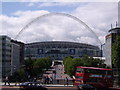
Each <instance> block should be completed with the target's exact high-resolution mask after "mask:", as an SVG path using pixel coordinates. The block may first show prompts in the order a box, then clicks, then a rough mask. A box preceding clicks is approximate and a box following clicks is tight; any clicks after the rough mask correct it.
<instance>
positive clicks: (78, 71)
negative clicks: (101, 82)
mask: <svg viewBox="0 0 120 90" xmlns="http://www.w3.org/2000/svg"><path fill="white" fill-rule="evenodd" d="M83 71H84V70H83V69H82V68H77V70H76V73H83Z"/></svg>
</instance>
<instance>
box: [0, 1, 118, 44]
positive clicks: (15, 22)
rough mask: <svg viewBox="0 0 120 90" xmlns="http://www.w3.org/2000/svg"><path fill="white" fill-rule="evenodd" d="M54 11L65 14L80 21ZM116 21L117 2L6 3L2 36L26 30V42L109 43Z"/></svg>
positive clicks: (0, 17)
mask: <svg viewBox="0 0 120 90" xmlns="http://www.w3.org/2000/svg"><path fill="white" fill-rule="evenodd" d="M50 13H63V14H67V15H71V16H73V17H76V18H77V19H79V20H78V21H77V20H75V18H73V17H68V16H67V15H59V14H57V15H56V14H53V15H50ZM46 14H47V15H46ZM43 15H46V16H43ZM42 16H43V17H42ZM37 17H39V18H38V19H37V20H35V19H36V18H37ZM41 17H42V18H41ZM34 20H35V21H34ZM32 21H33V22H32ZM116 21H118V3H117V2H2V13H1V14H0V22H2V31H0V35H8V36H9V37H11V38H13V39H15V37H16V35H17V34H18V33H19V32H20V31H21V30H23V29H24V30H23V32H22V33H21V34H20V35H19V37H17V40H19V41H22V42H25V43H31V42H39V41H72V42H79V43H87V44H92V45H99V44H100V43H99V40H100V41H101V43H105V36H106V35H107V34H108V30H110V28H111V24H112V26H113V27H116ZM30 22H32V23H31V24H30V25H29V26H28V24H29V23H30ZM81 22H84V24H83V23H81ZM26 25H27V26H28V27H26ZM85 25H87V26H88V27H89V28H90V29H89V28H87V27H86V26H85ZM98 39H99V40H98Z"/></svg>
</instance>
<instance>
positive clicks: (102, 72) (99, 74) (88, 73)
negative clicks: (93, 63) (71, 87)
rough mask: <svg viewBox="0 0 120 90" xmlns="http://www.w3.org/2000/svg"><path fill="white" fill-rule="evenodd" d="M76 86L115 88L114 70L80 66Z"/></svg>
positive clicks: (77, 70) (76, 75)
mask: <svg viewBox="0 0 120 90" xmlns="http://www.w3.org/2000/svg"><path fill="white" fill-rule="evenodd" d="M74 84H75V85H76V86H78V85H80V84H88V85H91V86H93V87H95V88H109V87H113V74H112V69H105V68H95V67H82V66H78V67H77V68H76V73H75V83H74Z"/></svg>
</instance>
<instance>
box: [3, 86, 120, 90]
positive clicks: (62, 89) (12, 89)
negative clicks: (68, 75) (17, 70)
mask: <svg viewBox="0 0 120 90" xmlns="http://www.w3.org/2000/svg"><path fill="white" fill-rule="evenodd" d="M2 90H20V88H19V87H9V86H7V87H6V86H3V88H2ZM35 90H36V89H35ZM39 90H41V89H39ZM42 90H78V89H77V88H76V87H46V89H42ZM99 90H106V89H99ZM107 90H120V88H119V89H117V88H116V89H115V88H114V89H107Z"/></svg>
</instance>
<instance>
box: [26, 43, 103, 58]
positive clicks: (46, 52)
mask: <svg viewBox="0 0 120 90" xmlns="http://www.w3.org/2000/svg"><path fill="white" fill-rule="evenodd" d="M100 55H101V50H100V49H99V47H98V46H94V45H90V44H85V43H77V42H66V41H46V42H35V43H28V44H25V59H27V58H29V57H31V58H32V59H37V58H44V57H47V56H50V57H51V58H52V60H63V59H64V58H65V57H67V56H72V57H74V58H79V57H83V56H91V57H100Z"/></svg>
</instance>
